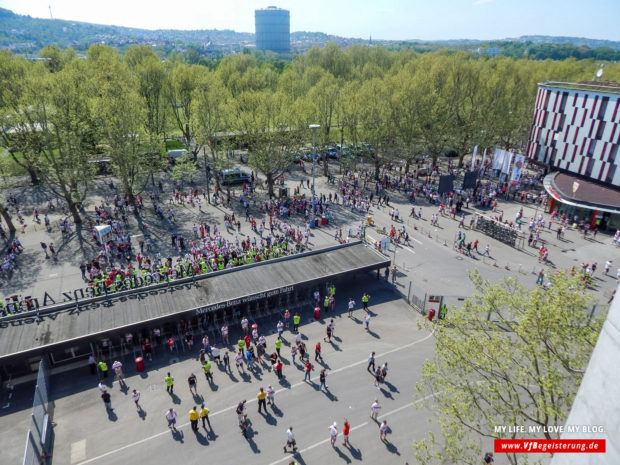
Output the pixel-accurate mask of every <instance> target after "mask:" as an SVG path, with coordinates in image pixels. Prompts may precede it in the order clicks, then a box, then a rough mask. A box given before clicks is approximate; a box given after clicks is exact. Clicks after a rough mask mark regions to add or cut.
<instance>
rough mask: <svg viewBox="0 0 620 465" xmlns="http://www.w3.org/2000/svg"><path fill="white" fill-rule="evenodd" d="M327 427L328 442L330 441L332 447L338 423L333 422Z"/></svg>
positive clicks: (336, 435)
mask: <svg viewBox="0 0 620 465" xmlns="http://www.w3.org/2000/svg"><path fill="white" fill-rule="evenodd" d="M328 429H329V442H330V443H331V445H332V447H334V444H336V438H337V437H338V424H337V423H336V422H334V423H332V425H331V426H330V427H329V428H328Z"/></svg>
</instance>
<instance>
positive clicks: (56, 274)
mask: <svg viewBox="0 0 620 465" xmlns="http://www.w3.org/2000/svg"><path fill="white" fill-rule="evenodd" d="M56 276H58V273H52V274H51V275H50V278H55V277H56Z"/></svg>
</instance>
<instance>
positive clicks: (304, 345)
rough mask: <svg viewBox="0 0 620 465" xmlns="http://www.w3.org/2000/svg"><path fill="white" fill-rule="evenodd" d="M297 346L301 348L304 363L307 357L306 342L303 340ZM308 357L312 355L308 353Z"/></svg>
mask: <svg viewBox="0 0 620 465" xmlns="http://www.w3.org/2000/svg"><path fill="white" fill-rule="evenodd" d="M297 348H298V350H299V358H300V359H301V361H302V363H303V361H304V358H306V344H305V343H304V341H301V342H300V343H299V344H297ZM308 358H310V355H308Z"/></svg>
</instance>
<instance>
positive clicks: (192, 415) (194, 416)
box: [189, 405, 200, 431]
mask: <svg viewBox="0 0 620 465" xmlns="http://www.w3.org/2000/svg"><path fill="white" fill-rule="evenodd" d="M198 418H200V415H199V414H198V411H197V410H196V406H195V405H194V406H193V407H192V409H191V410H190V411H189V421H190V423H191V424H192V430H194V431H198Z"/></svg>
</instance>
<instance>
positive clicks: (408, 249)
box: [401, 245, 415, 255]
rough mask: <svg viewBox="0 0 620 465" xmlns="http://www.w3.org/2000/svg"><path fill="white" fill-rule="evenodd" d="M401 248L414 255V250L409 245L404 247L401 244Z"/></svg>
mask: <svg viewBox="0 0 620 465" xmlns="http://www.w3.org/2000/svg"><path fill="white" fill-rule="evenodd" d="M401 248H402V249H403V250H406V251H407V252H409V253H412V254H413V255H415V251H414V250H413V249H411V248H410V247H406V246H404V245H401Z"/></svg>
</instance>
